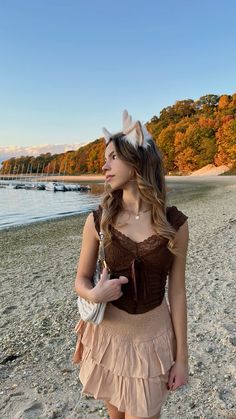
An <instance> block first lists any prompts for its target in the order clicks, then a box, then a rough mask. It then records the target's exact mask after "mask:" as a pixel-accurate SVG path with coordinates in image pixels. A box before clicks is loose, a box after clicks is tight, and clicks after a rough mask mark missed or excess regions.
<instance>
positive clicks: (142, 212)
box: [124, 209, 151, 220]
mask: <svg viewBox="0 0 236 419" xmlns="http://www.w3.org/2000/svg"><path fill="white" fill-rule="evenodd" d="M124 211H126V212H128V213H129V214H130V215H134V217H135V220H139V219H140V215H141V214H144V213H145V212H148V211H151V210H150V209H148V210H145V211H139V212H138V213H137V214H134V213H132V212H130V211H129V210H126V209H125V210H124Z"/></svg>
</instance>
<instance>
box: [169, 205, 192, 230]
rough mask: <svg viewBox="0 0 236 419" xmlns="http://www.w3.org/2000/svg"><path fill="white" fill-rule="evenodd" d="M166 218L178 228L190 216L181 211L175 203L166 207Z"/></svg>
mask: <svg viewBox="0 0 236 419" xmlns="http://www.w3.org/2000/svg"><path fill="white" fill-rule="evenodd" d="M166 218H167V220H168V221H169V223H170V224H171V225H172V226H173V227H174V228H175V229H176V230H178V229H179V228H180V226H182V225H183V224H184V223H185V221H186V220H187V219H188V216H187V215H186V214H184V213H183V212H182V211H180V210H179V209H178V208H177V207H176V206H175V205H172V206H170V207H167V208H166Z"/></svg>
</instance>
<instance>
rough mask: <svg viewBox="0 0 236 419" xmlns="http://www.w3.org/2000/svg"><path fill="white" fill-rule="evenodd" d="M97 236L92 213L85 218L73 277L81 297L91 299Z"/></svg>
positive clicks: (97, 243) (97, 242) (76, 289)
mask: <svg viewBox="0 0 236 419" xmlns="http://www.w3.org/2000/svg"><path fill="white" fill-rule="evenodd" d="M98 247H99V237H98V234H97V231H96V229H95V225H94V218H93V213H92V212H91V213H90V214H89V216H88V217H87V219H86V222H85V225H84V229H83V237H82V244H81V251H80V257H79V262H78V267H77V274H76V279H75V291H76V292H77V294H78V295H80V296H81V297H82V298H85V299H87V300H90V301H91V290H92V288H93V286H92V282H91V279H92V277H93V274H94V271H95V268H96V261H97V256H98Z"/></svg>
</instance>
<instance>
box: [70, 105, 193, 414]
mask: <svg viewBox="0 0 236 419" xmlns="http://www.w3.org/2000/svg"><path fill="white" fill-rule="evenodd" d="M104 135H105V140H106V150H105V164H104V166H103V170H104V171H105V174H106V188H105V194H104V197H103V202H102V205H101V206H99V208H98V209H97V210H96V211H93V212H92V213H91V214H90V215H89V216H88V218H87V220H86V223H85V226H84V231H83V241H82V248H81V253H80V259H79V264H78V271H77V277H76V282H75V288H76V292H77V293H78V294H79V295H80V296H81V297H83V298H86V299H88V300H90V301H93V302H107V303H108V304H107V307H106V310H105V315H104V319H103V321H102V323H101V324H99V325H94V324H92V323H84V322H83V321H80V323H79V325H78V327H77V329H76V330H77V332H78V335H79V338H78V344H77V348H76V352H75V358H74V359H75V360H77V361H80V362H81V367H80V380H81V382H82V384H83V392H84V393H87V394H92V395H93V396H94V397H95V398H99V399H103V400H104V401H105V403H106V406H107V409H108V412H109V415H110V418H111V419H137V418H153V419H154V418H159V417H160V411H161V407H162V405H163V403H164V401H165V400H166V397H167V395H168V393H169V391H170V390H176V389H177V388H178V387H180V386H182V385H184V384H186V383H187V380H188V353H187V314H186V292H185V264H186V254H187V246H188V223H187V221H186V220H187V218H188V217H187V216H186V215H184V214H183V213H182V212H181V211H179V210H178V209H177V208H176V207H175V206H172V207H166V189H165V178H164V169H163V163H162V159H161V156H160V153H159V151H158V149H157V147H156V145H155V143H154V141H153V140H152V138H151V136H150V134H149V133H148V132H147V130H146V128H145V127H144V126H142V125H141V123H140V122H139V121H137V122H135V121H133V120H132V118H131V117H130V116H129V114H128V113H127V111H124V113H123V130H122V132H120V133H117V134H114V135H112V134H110V133H109V132H108V131H107V130H106V129H104ZM100 228H101V229H102V231H103V233H104V235H105V257H106V263H107V265H108V268H109V271H108V270H107V269H104V270H103V273H102V275H101V280H100V281H99V282H98V284H97V285H96V286H95V287H94V288H93V287H92V284H91V278H92V276H93V272H94V269H95V264H96V259H97V252H98V242H99V236H98V233H99V231H100ZM167 277H168V300H169V306H168V305H167V302H166V299H165V285H166V280H167Z"/></svg>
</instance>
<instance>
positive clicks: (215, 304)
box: [0, 184, 236, 419]
mask: <svg viewBox="0 0 236 419" xmlns="http://www.w3.org/2000/svg"><path fill="white" fill-rule="evenodd" d="M180 198H181V201H180V202H179V200H180ZM177 202H178V205H177V206H178V208H179V209H180V210H182V211H183V212H184V213H185V214H186V215H188V217H189V219H188V222H189V229H190V242H189V252H188V259H187V269H186V286H187V299H188V313H189V314H188V318H189V321H188V324H189V369H190V380H189V385H188V386H185V387H183V388H181V389H179V390H177V391H176V392H173V393H171V394H170V397H169V399H168V401H167V403H166V405H165V406H164V408H163V410H162V415H161V418H162V419H171V418H175V419H182V418H188V419H194V418H196V417H199V418H200V417H201V418H206V419H209V418H211V419H213V418H214V419H215V418H230V417H232V418H233V417H234V416H235V415H236V406H235V405H234V403H233V400H234V397H235V387H234V385H233V384H234V380H235V374H234V368H233V363H234V350H235V346H236V330H235V325H234V319H235V313H234V300H233V294H234V293H233V289H235V273H236V270H235V250H234V249H235V248H236V234H235V233H236V215H235V208H236V194H235V184H230V185H223V184H220V185H218V187H216V188H209V189H207V192H206V191H204V192H203V193H202V194H201V195H200V196H196V197H195V198H194V199H193V200H191V199H190V200H184V198H183V199H182V197H181V196H179V197H178V196H176V197H175V198H174V199H173V200H172V199H171V205H176V203H177ZM86 216H87V213H84V214H79V215H72V216H68V217H63V218H58V219H54V220H47V221H43V222H40V223H35V224H29V225H25V226H21V227H19V228H17V227H16V228H14V229H12V228H10V229H8V230H2V231H1V235H0V250H1V258H2V264H1V267H0V276H1V281H2V293H1V303H2V305H1V307H2V309H1V317H0V328H1V339H2V348H3V353H2V356H1V368H0V377H1V398H2V404H1V407H0V416H1V417H4V418H9V419H10V418H20V417H22V418H26V417H27V418H29V417H32V418H33V417H38V418H40V419H53V418H55V417H60V418H64V419H68V418H69V419H77V418H84V419H85V418H93V419H99V418H101V417H103V418H106V417H107V416H106V411H105V409H103V407H102V406H103V404H102V402H100V401H96V400H94V399H93V398H90V397H84V398H82V399H80V397H79V390H80V384H79V382H78V367H77V366H74V365H72V362H71V360H72V355H73V351H74V348H75V341H76V336H75V333H74V326H75V324H76V322H77V321H78V313H77V307H76V295H75V292H74V289H73V284H74V278H75V274H76V265H77V261H78V257H79V250H80V246H81V233H82V229H83V225H84V222H85V219H86ZM28 415H31V416H28Z"/></svg>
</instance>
